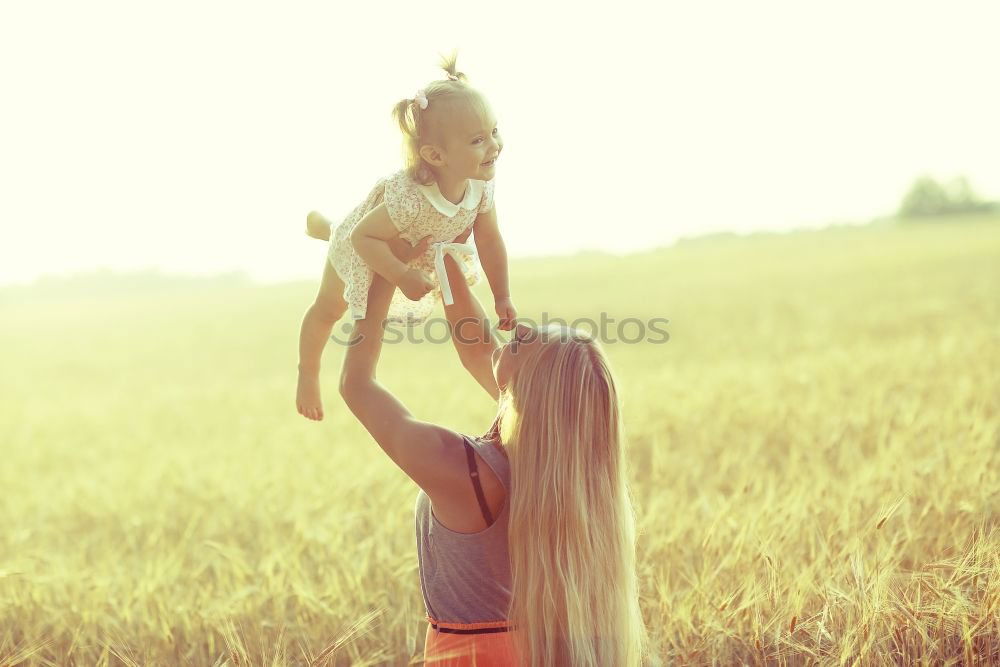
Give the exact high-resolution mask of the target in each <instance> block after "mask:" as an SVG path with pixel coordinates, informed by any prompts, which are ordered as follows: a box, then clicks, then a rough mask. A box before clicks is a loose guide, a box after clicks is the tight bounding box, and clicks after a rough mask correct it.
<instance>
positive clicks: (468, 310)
mask: <svg viewBox="0 0 1000 667" xmlns="http://www.w3.org/2000/svg"><path fill="white" fill-rule="evenodd" d="M444 266H445V271H447V272H448V284H449V285H451V294H452V296H453V297H454V299H455V303H453V304H452V305H450V306H449V305H445V307H444V315H445V317H447V318H448V325H449V327H450V330H451V340H452V342H453V343H454V344H455V349H456V350H458V357H459V359H461V360H462V366H463V367H465V369H466V370H467V371H469V373H471V374H472V377H473V378H475V379H476V382H478V383H479V384H480V385H482V387H483V389H485V390H486V392H487V393H488V394H489V395H490V396H492V397H493V400H497V399H499V398H500V389H499V388H498V387H497V381H496V378H494V377H493V358H492V357H493V350H495V349H496V348H498V347H500V344H499V343H498V342H497V339H496V338H495V337H494V336H493V335H492V333H491V331H490V322H489V320H488V319H487V318H486V312H485V311H484V310H483V306H482V304H481V303H479V299H477V298H476V296H475V295H474V294H473V293H472V290H471V289H470V288H469V285H468V284H467V283H466V282H465V276H464V275H462V270H461V269H459V268H458V265H457V264H456V263H455V260H454V258H453V257H452V256H451V255H445V257H444Z"/></svg>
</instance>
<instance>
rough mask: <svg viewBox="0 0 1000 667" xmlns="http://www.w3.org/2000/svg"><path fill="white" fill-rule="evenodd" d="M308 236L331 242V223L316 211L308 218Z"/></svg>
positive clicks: (310, 213) (311, 212)
mask: <svg viewBox="0 0 1000 667" xmlns="http://www.w3.org/2000/svg"><path fill="white" fill-rule="evenodd" d="M306 234H308V235H309V236H311V237H313V238H314V239H319V240H321V241H329V240H330V221H329V220H327V219H326V218H324V217H323V216H322V215H320V214H319V213H317V212H316V211H309V215H307V216H306Z"/></svg>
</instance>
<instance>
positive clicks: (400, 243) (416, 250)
mask: <svg viewBox="0 0 1000 667" xmlns="http://www.w3.org/2000/svg"><path fill="white" fill-rule="evenodd" d="M431 238H433V237H432V236H431V235H430V234H428V235H427V236H425V237H424V238H422V239H420V240H419V241H417V245H410V242H409V241H407V240H406V239H404V238H402V237H399V236H397V237H396V238H394V239H389V240H388V241H386V243H388V244H389V250H391V251H392V254H393V255H395V256H396V258H397V259H398V260H399V261H401V262H403V263H404V264H409V263H410V261H411V260H414V259H416V258H417V257H420V256H421V255H423V254H424V253H425V252H427V247H428V246H429V245H430V242H431Z"/></svg>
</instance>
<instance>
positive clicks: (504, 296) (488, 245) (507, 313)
mask: <svg viewBox="0 0 1000 667" xmlns="http://www.w3.org/2000/svg"><path fill="white" fill-rule="evenodd" d="M473 228H474V230H475V234H476V251H477V252H478V254H479V262H480V263H481V264H482V265H483V272H484V273H486V278H487V280H488V281H489V283H490V291H492V292H493V301H494V303H495V306H496V311H497V315H498V316H499V317H500V323H499V327H500V328H501V329H503V330H505V331H506V330H509V329H513V327H514V318H516V317H517V312H516V311H515V310H514V304H513V302H511V299H510V284H509V282H508V277H507V246H506V245H505V244H504V242H503V237H502V236H501V235H500V227H499V225H498V224H497V209H496V206H494V207H493V208H491V209H490V210H489V211H486V212H485V213H480V214H479V215H478V216H476V222H475V224H474V225H473Z"/></svg>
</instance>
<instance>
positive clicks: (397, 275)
mask: <svg viewBox="0 0 1000 667" xmlns="http://www.w3.org/2000/svg"><path fill="white" fill-rule="evenodd" d="M456 60H457V57H456V55H455V54H452V55H451V56H450V57H449V58H446V59H445V60H444V61H443V62H442V64H441V67H442V68H443V69H444V70H445V71H446V72H447V74H448V78H447V79H445V80H438V81H434V82H432V83H431V84H430V85H428V86H427V87H426V88H424V89H421V90H418V91H417V94H416V95H415V96H414V97H413V98H408V99H404V100H400V101H399V102H398V103H397V104H396V106H395V107H394V108H393V116H394V118H395V119H396V121H397V123H398V124H399V127H400V130H401V131H402V134H403V141H404V155H405V159H406V167H405V168H404V169H401V170H399V171H397V172H395V173H393V174H391V175H389V176H387V177H383V178H379V179H378V181H377V182H376V183H375V186H374V187H373V188H372V189H371V191H370V192H369V193H368V196H367V197H366V198H365V200H364V201H363V202H362V203H361V204H359V205H358V206H357V207H356V208H355V209H354V210H353V211H351V213H349V214H348V215H347V217H346V218H345V219H344V220H343V221H342V222H341V223H340V224H339V225H337V226H336V227H334V228H332V229H331V226H330V224H329V222H328V221H326V220H325V219H324V218H323V217H322V216H321V215H319V214H318V213H316V212H315V211H313V212H311V213H310V214H309V216H307V231H308V233H309V234H310V235H311V236H315V237H316V238H323V239H327V238H328V239H329V251H328V253H327V260H328V261H326V262H325V263H324V265H325V269H324V271H323V278H322V282H321V284H320V289H319V293H318V294H317V295H316V301H315V303H313V304H312V306H310V307H309V309H308V310H307V311H306V314H305V317H304V318H303V320H302V329H301V332H300V334H299V379H298V389H297V391H296V399H295V401H296V405H297V408H298V411H299V414H301V415H303V416H305V417H307V418H309V419H314V420H320V419H323V404H322V400H321V398H320V388H319V368H320V358H321V357H322V355H323V349H324V348H325V346H326V341H327V340H328V339H329V338H330V333H331V331H332V329H333V325H334V324H335V323H336V322H337V321H338V320H339V319H340V318H341V316H343V314H344V313H345V312H346V311H347V310H350V312H351V318H352V319H353V320H361V319H366V318H369V317H375V318H379V319H380V320H384V321H386V322H399V323H404V324H406V325H408V326H412V325H416V324H420V323H422V322H424V321H425V320H426V319H427V317H428V315H430V312H431V310H432V309H433V307H434V305H435V304H436V303H437V302H438V301H441V300H443V301H444V303H445V304H446V305H451V304H452V303H453V302H454V299H453V297H452V294H451V286H450V285H449V283H448V275H447V272H446V270H445V257H446V256H448V255H450V256H451V257H452V258H453V259H455V261H456V264H457V266H458V267H459V269H460V270H461V274H462V275H463V276H464V278H465V280H466V283H467V284H468V285H475V284H477V283H478V282H479V272H478V269H477V266H476V254H477V249H478V255H479V259H480V262H481V263H482V267H483V271H484V272H485V273H486V277H487V279H488V280H489V284H490V289H491V291H492V292H493V298H494V303H495V308H496V312H497V315H498V317H499V319H500V321H499V325H498V326H499V327H500V328H501V329H504V330H509V329H511V328H513V326H514V319H515V318H516V317H517V313H516V311H515V309H514V305H513V303H512V302H511V299H510V288H509V285H508V281H507V251H506V248H505V246H504V242H503V239H502V238H501V236H500V232H499V229H498V227H497V216H496V209H495V208H494V206H493V188H494V183H493V176H494V173H495V169H496V166H495V163H496V158H497V156H498V155H499V154H500V150H501V149H502V147H503V142H502V141H501V139H500V134H499V131H498V129H497V125H496V119H495V117H494V116H493V113H492V110H491V109H490V106H489V104H488V103H487V101H486V99H485V97H484V96H483V95H482V93H480V92H479V91H477V90H476V89H474V88H472V87H471V86H470V85H469V84H468V83H467V77H466V76H465V75H464V74H463V73H461V72H456V71H455V63H456ZM472 231H474V232H475V242H476V245H475V246H472V245H469V244H466V243H453V242H452V241H453V240H454V239H456V237H464V238H467V237H468V235H469V233H470V232H472ZM428 237H429V238H428ZM425 238H428V241H430V243H426V244H422V245H421V246H420V247H419V248H415V249H414V250H412V251H410V252H407V250H406V248H407V247H411V246H417V245H418V243H419V242H420V241H421V240H422V239H425ZM400 239H402V240H403V241H406V242H407V243H406V246H405V247H404V249H403V254H404V255H406V256H410V257H412V258H411V259H409V260H408V261H406V262H404V261H400V259H399V258H398V257H397V254H396V253H394V251H393V247H395V248H400V247H401V246H400V245H399V244H400ZM391 244H394V245H392V247H391ZM413 255H415V257H414V256H413ZM374 273H378V274H379V275H381V276H382V277H384V278H385V279H386V280H387V281H388V282H389V283H390V284H393V285H396V286H397V287H398V288H399V289H398V290H396V291H395V292H394V293H393V296H392V300H391V302H390V303H389V305H388V310H387V312H379V313H373V312H368V289H369V287H371V284H372V280H373V278H374ZM472 299H473V301H474V302H475V303H474V307H475V310H476V312H480V313H481V312H482V308H481V307H480V306H479V303H478V300H476V298H475V296H474V295H473V296H472ZM446 315H448V312H447V309H446ZM451 319H452V317H451V316H449V323H450V325H451V327H452V329H454V327H455V325H456V323H455V322H451ZM456 345H457V343H456ZM488 351H491V350H488ZM460 353H461V349H460ZM466 361H467V360H466V359H463V365H464V366H466V367H467V368H470V372H472V371H471V367H472V364H469V363H466ZM487 363H489V362H488V360H487ZM474 377H475V374H474ZM491 377H492V374H491ZM477 381H481V379H480V378H478V377H477Z"/></svg>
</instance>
